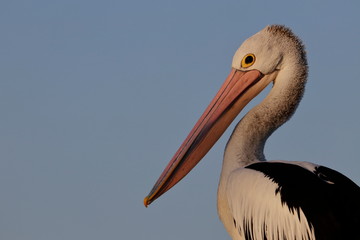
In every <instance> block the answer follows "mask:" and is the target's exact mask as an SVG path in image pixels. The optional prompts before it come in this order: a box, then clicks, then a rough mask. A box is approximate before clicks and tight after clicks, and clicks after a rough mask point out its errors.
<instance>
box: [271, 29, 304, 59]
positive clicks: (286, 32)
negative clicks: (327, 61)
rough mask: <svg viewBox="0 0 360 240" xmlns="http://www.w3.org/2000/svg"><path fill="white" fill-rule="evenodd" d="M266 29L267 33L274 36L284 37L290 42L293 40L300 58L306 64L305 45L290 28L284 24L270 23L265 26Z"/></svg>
mask: <svg viewBox="0 0 360 240" xmlns="http://www.w3.org/2000/svg"><path fill="white" fill-rule="evenodd" d="M266 30H267V32H268V33H271V34H273V35H274V36H278V37H285V38H287V39H289V40H290V41H291V42H293V43H294V44H295V46H296V48H297V49H298V51H299V53H300V55H301V59H302V61H303V63H305V64H306V65H307V61H306V51H305V45H304V44H303V42H302V41H301V39H300V38H298V37H297V36H296V35H295V34H294V33H293V32H292V31H291V29H290V28H288V27H286V26H284V25H270V26H267V27H266Z"/></svg>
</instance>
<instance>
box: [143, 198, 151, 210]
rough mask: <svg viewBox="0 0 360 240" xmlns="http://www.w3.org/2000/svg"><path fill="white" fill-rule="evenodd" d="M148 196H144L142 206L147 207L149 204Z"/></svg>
mask: <svg viewBox="0 0 360 240" xmlns="http://www.w3.org/2000/svg"><path fill="white" fill-rule="evenodd" d="M149 204H150V203H149V197H148V196H147V197H145V198H144V206H145V207H146V208H147V207H148V206H149Z"/></svg>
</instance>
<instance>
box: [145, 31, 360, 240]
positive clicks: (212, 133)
mask: <svg viewBox="0 0 360 240" xmlns="http://www.w3.org/2000/svg"><path fill="white" fill-rule="evenodd" d="M307 72H308V66H307V60H306V53H305V50H304V46H303V44H302V42H301V40H300V39H299V38H298V37H297V36H295V35H294V34H293V33H292V31H291V30H290V29H288V28H286V27H284V26H279V25H272V26H267V27H265V28H264V29H263V30H261V31H260V32H258V33H257V34H255V35H253V36H252V37H250V38H249V39H247V40H246V41H245V42H244V43H243V44H242V45H241V46H240V48H239V49H238V50H237V51H236V53H235V55H234V58H233V62H232V69H231V72H230V74H229V76H228V77H227V79H226V80H225V82H224V84H223V85H222V86H221V88H220V90H219V92H218V93H217V94H216V96H215V97H214V99H213V100H212V101H211V103H210V105H209V106H208V107H207V109H206V110H205V112H204V113H203V115H202V116H201V117H200V119H199V120H198V122H197V123H196V124H195V126H194V128H193V129H192V130H191V131H190V133H189V135H188V136H187V138H186V139H185V141H184V142H183V143H182V145H181V146H180V148H179V150H178V151H177V152H176V153H175V155H174V157H173V158H172V159H171V161H170V162H169V164H168V165H167V167H166V168H165V170H164V171H163V173H162V174H161V176H160V177H159V179H158V181H157V182H156V183H155V185H154V187H153V189H152V190H151V191H150V193H149V195H148V196H147V197H146V198H145V199H144V204H145V206H148V205H149V204H150V203H151V202H153V201H154V200H155V199H156V198H158V197H159V196H161V195H162V194H163V193H165V192H166V191H168V190H169V189H170V188H172V187H173V186H174V185H175V184H176V183H177V182H179V181H180V180H181V179H182V178H183V177H184V176H185V175H186V174H187V173H188V172H190V171H191V169H192V168H193V167H194V166H195V165H196V164H197V163H198V162H199V161H200V160H201V159H202V158H203V157H204V156H205V155H206V153H207V152H208V151H209V150H210V149H211V147H212V146H213V145H214V144H215V142H216V141H217V140H218V139H219V138H220V136H221V135H222V134H223V133H224V131H225V130H226V128H227V127H228V126H229V125H230V123H231V122H232V121H233V120H234V118H235V117H236V116H237V115H238V114H239V113H240V111H241V110H242V109H243V108H244V107H245V106H246V104H247V103H249V102H250V100H251V99H253V98H254V97H255V96H257V94H259V93H260V92H261V91H262V90H263V89H264V88H265V87H266V86H267V85H268V84H270V83H273V87H272V89H271V90H270V92H269V94H268V95H267V96H266V98H265V99H264V100H263V101H262V102H261V103H260V104H259V105H257V106H255V107H254V108H253V109H252V110H250V111H249V112H248V113H247V114H246V115H245V116H244V117H243V118H242V119H241V121H240V122H239V123H238V124H237V126H236V127H235V129H234V131H233V133H232V135H231V137H230V139H229V141H228V143H227V145H226V148H225V154H224V160H223V165H222V170H221V177H220V182H219V186H218V196H217V207H218V213H219V216H220V219H221V221H222V222H223V224H224V226H225V228H226V230H227V232H228V233H229V235H230V236H231V238H232V239H234V240H243V239H247V240H249V239H254V240H255V239H256V240H262V239H267V240H275V239H276V240H280V239H286V240H312V239H317V240H319V239H327V240H329V239H360V231H359V230H358V229H357V228H358V227H360V188H359V187H358V186H357V185H356V184H355V183H354V182H352V181H351V180H350V179H348V178H347V177H345V176H344V175H342V174H341V173H339V172H337V171H335V170H332V169H329V168H327V167H324V166H320V165H316V164H313V163H308V162H290V161H266V159H265V156H264V153H263V150H264V145H265V142H266V140H267V139H268V137H269V136H270V135H271V134H272V133H273V132H274V131H275V130H276V129H277V128H278V127H280V126H281V125H282V124H283V123H285V122H286V121H287V120H288V119H289V118H290V117H291V116H292V115H293V113H294V112H295V110H296V108H297V106H298V104H299V102H300V100H301V98H302V96H303V93H304V89H305V84H306V80H307Z"/></svg>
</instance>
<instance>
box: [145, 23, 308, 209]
mask: <svg viewBox="0 0 360 240" xmlns="http://www.w3.org/2000/svg"><path fill="white" fill-rule="evenodd" d="M298 69H300V70H301V71H297V70H298ZM294 70H296V71H294ZM294 72H295V73H296V74H298V75H299V76H296V78H295V77H292V76H290V75H291V74H292V73H294ZM306 75H307V63H306V56H305V51H304V47H303V45H302V43H301V41H300V40H299V39H298V38H297V37H296V36H295V35H294V34H293V33H292V32H291V30H289V29H288V28H286V27H283V26H278V25H272V26H267V27H266V28H264V29H263V30H261V31H260V32H258V33H257V34H255V35H253V36H252V37H250V38H249V39H247V40H246V41H245V42H244V43H243V44H242V45H241V46H240V47H239V49H238V50H237V51H236V53H235V55H234V58H233V61H232V69H231V72H230V74H229V76H228V77H227V78H226V80H225V82H224V83H223V85H222V86H221V88H220V90H219V91H218V93H217V94H216V96H215V97H214V99H213V100H212V101H211V103H210V104H209V106H208V107H207V108H206V110H205V112H204V113H203V115H202V116H201V117H200V119H199V120H198V122H197V123H196V124H195V126H194V128H193V129H192V130H191V131H190V133H189V135H188V136H187V138H186V139H185V141H184V142H183V143H182V145H181V146H180V148H179V149H178V151H177V152H176V153H175V155H174V157H173V158H172V159H171V161H170V162H169V164H168V165H167V167H166V168H165V170H164V171H163V173H162V174H161V176H160V177H159V179H158V181H157V182H156V183H155V185H154V187H153V189H152V190H151V191H150V193H149V194H148V196H147V197H145V199H144V204H145V206H148V205H149V204H150V203H151V202H153V201H154V200H155V199H156V198H158V197H159V196H161V195H162V194H163V193H165V192H166V191H167V190H169V189H170V188H171V187H173V186H174V185H175V184H176V183H177V182H178V181H180V180H181V179H182V178H183V177H184V176H185V175H186V174H187V173H188V172H190V171H191V169H192V168H193V167H194V166H195V165H196V164H197V163H198V162H199V161H200V160H201V159H202V158H203V157H204V156H205V154H206V153H207V152H208V151H209V150H210V149H211V147H212V146H213V145H214V144H215V143H216V141H217V140H218V139H219V138H220V136H221V135H222V134H223V133H224V131H225V130H226V129H227V127H228V126H229V125H230V124H231V122H232V121H233V120H234V118H235V117H236V116H237V115H238V114H239V113H240V111H241V110H242V109H243V108H244V107H245V106H246V104H247V103H249V102H250V100H251V99H253V98H254V97H255V96H257V95H258V94H259V93H260V92H261V91H262V90H263V89H264V88H265V87H266V86H267V85H268V84H269V83H271V82H273V83H274V86H273V89H272V90H271V91H270V93H269V95H268V97H269V96H271V95H274V94H273V92H277V93H279V92H284V91H285V89H290V88H287V87H286V86H288V85H294V86H297V87H296V88H297V89H296V91H298V93H297V94H295V95H296V96H295V95H294V94H288V95H289V97H288V98H294V96H295V98H297V99H295V101H291V102H292V103H291V104H292V105H293V106H292V108H291V109H290V111H288V112H287V113H286V114H280V116H279V117H277V120H276V121H274V123H273V125H274V126H273V127H270V129H267V130H266V131H265V130H264V131H265V132H264V133H263V136H262V138H264V139H262V140H261V141H265V140H266V138H267V137H268V136H269V135H270V134H271V133H272V132H273V131H274V130H275V129H276V128H277V127H278V126H279V125H281V124H282V123H283V122H285V121H286V120H287V119H288V118H289V116H290V115H291V114H292V113H293V112H294V111H295V109H296V106H297V104H298V102H299V101H300V99H301V96H302V93H303V88H304V85H305V81H306ZM295 79H300V80H299V81H301V84H298V83H294V82H295ZM297 81H298V80H297ZM285 92H286V91H285ZM268 97H267V98H268ZM280 105H281V104H280ZM284 111H285V110H284Z"/></svg>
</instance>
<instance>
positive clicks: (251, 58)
mask: <svg viewBox="0 0 360 240" xmlns="http://www.w3.org/2000/svg"><path fill="white" fill-rule="evenodd" d="M255 60H256V58H255V55H254V54H252V53H249V54H246V55H245V56H244V58H243V59H242V60H241V67H243V68H248V67H250V66H252V65H253V64H254V63H255Z"/></svg>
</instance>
